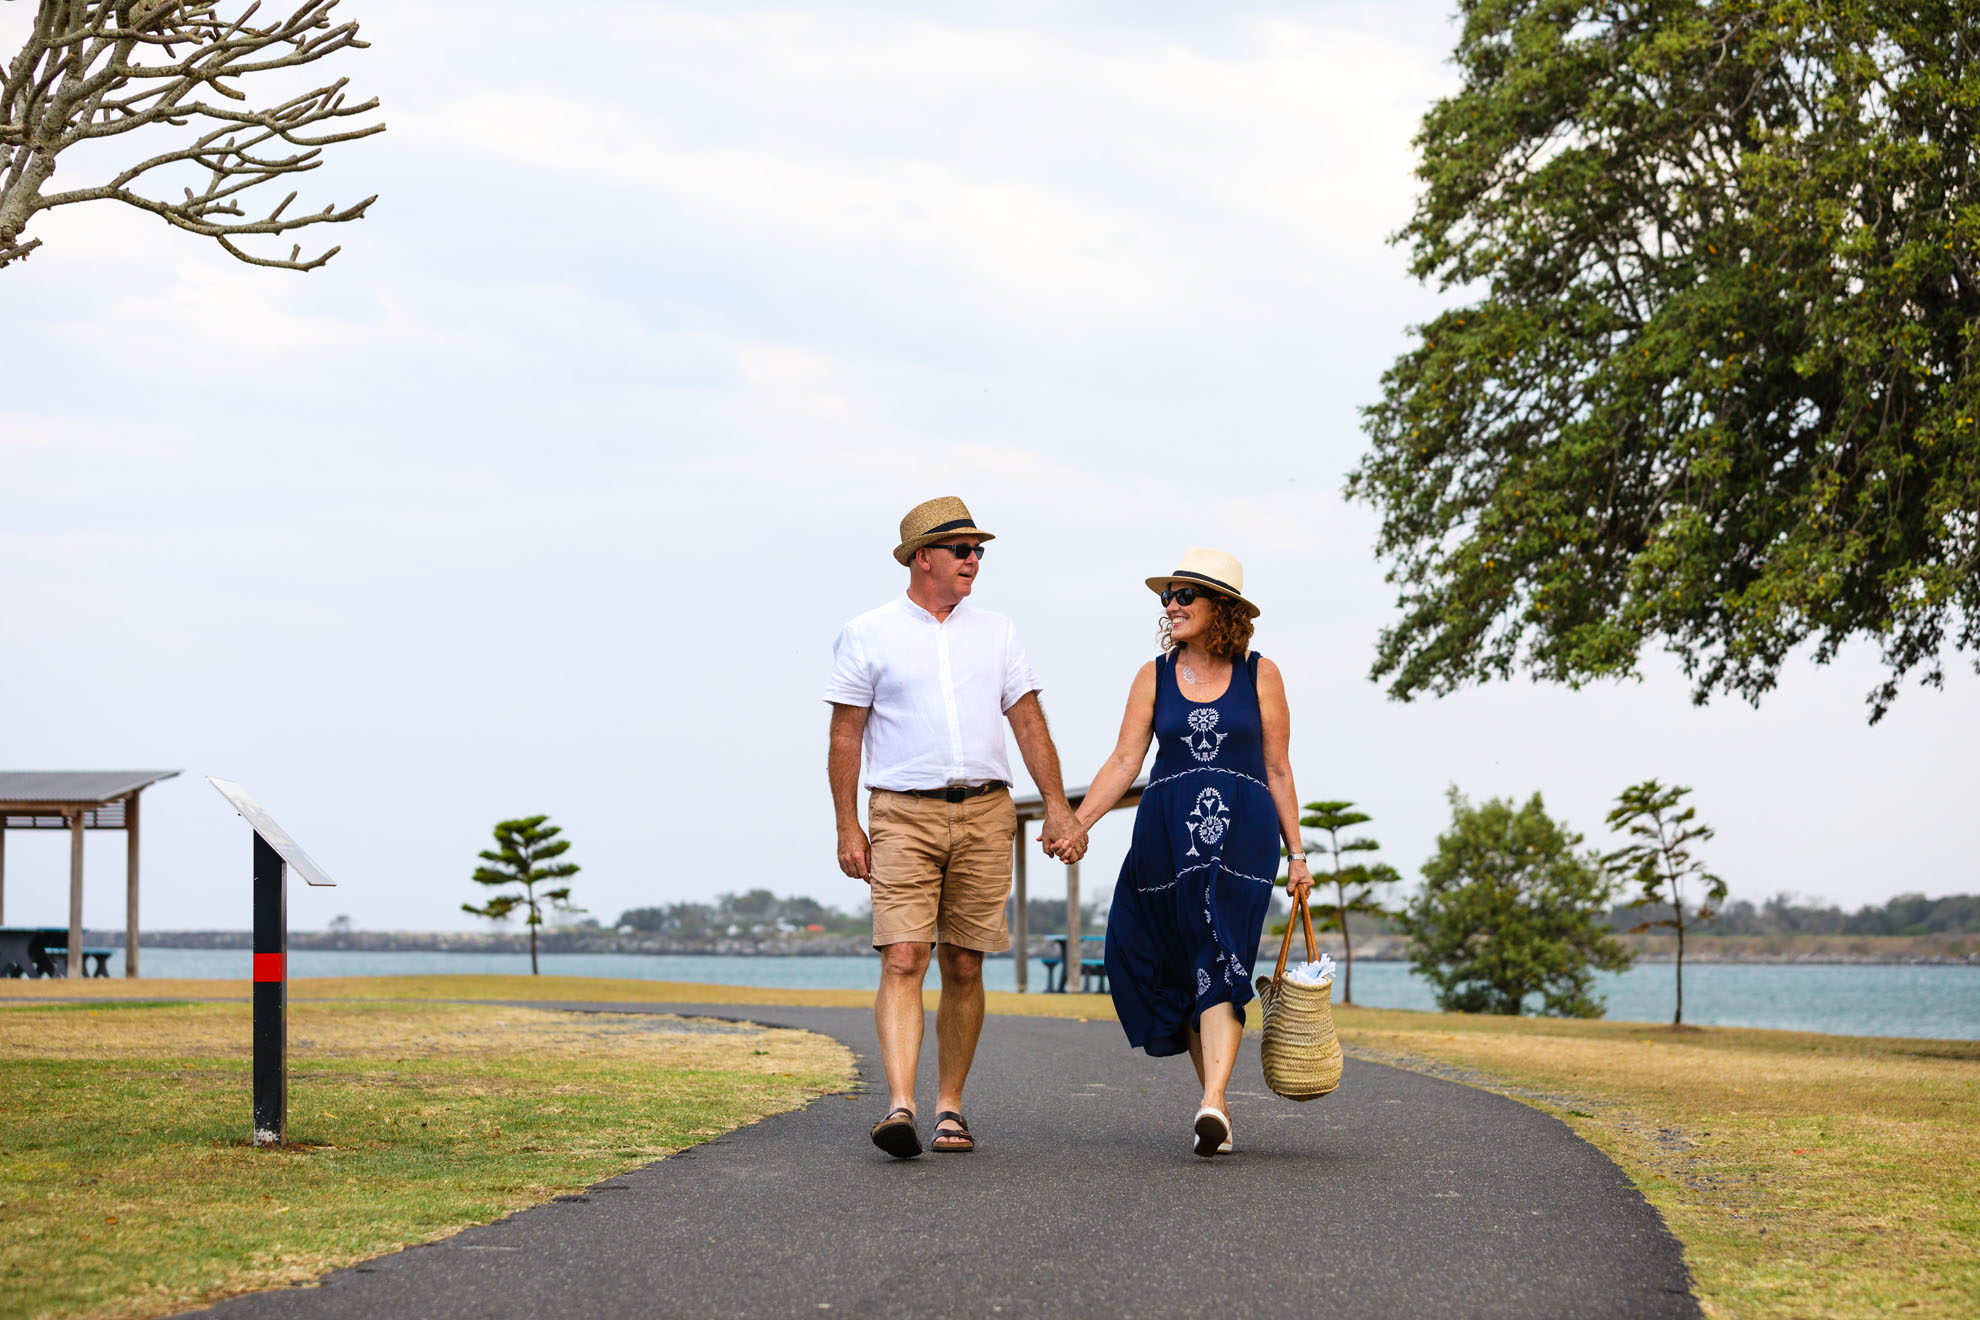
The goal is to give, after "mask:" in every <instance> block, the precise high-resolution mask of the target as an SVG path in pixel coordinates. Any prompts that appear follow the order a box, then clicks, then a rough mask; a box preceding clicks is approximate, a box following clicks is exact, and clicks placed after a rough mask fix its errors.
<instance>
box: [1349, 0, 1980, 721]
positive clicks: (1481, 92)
mask: <svg viewBox="0 0 1980 1320" xmlns="http://www.w3.org/2000/svg"><path fill="white" fill-rule="evenodd" d="M1459 11H1460V15H1461V18H1462V23H1463V35H1462V36H1461V38H1460V39H1459V42H1458V46H1457V50H1456V64H1457V66H1458V68H1459V70H1460V72H1461V75H1462V79H1463V82H1462V86H1461V87H1460V89H1459V90H1458V91H1457V92H1456V93H1455V94H1454V95H1452V96H1450V97H1448V98H1446V99H1444V100H1442V101H1440V102H1438V103H1437V104H1436V105H1435V106H1434V107H1433V108H1432V109H1431V110H1430V112H1429V113H1428V114H1427V115H1426V116H1425V118H1424V120H1423V123H1422V127H1421V131H1420V133H1419V135H1418V137H1417V139H1416V145H1417V147H1418V149H1419V151H1420V153H1421V160H1420V164H1419V166H1418V171H1417V173H1418V176H1419V178H1420V180H1421V182H1422V185H1423V191H1422V194H1421V198H1420V201H1419V203H1418V206H1417V209H1416V212H1415V215H1414V217H1413V218H1412V219H1411V221H1410V222H1409V224H1408V225H1407V226H1406V227H1405V228H1404V229H1403V231H1402V232H1401V234H1399V235H1398V241H1402V242H1406V243H1407V244H1408V245H1409V249H1410V253H1411V258H1412V270H1413V272H1414V273H1415V274H1416V275H1417V276H1418V277H1419V278H1420V279H1423V280H1425V281H1430V282H1434V283H1435V284H1437V285H1438V286H1439V287H1441V288H1443V289H1445V290H1448V291H1450V292H1452V294H1453V295H1454V298H1453V303H1452V305H1451V306H1450V309H1449V310H1448V311H1446V312H1444V313H1443V314H1442V315H1440V316H1438V317H1437V318H1436V319H1434V320H1432V321H1430V322H1429V323H1428V324H1425V325H1422V326H1419V327H1417V328H1416V330H1415V332H1414V336H1415V341H1416V342H1415V344H1414V346H1413V347H1411V348H1410V349H1409V350H1408V351H1407V352H1406V353H1404V354H1403V356H1402V357H1400V358H1399V359H1398V360H1397V361H1396V362H1395V364H1394V365H1393V366H1392V367H1391V368H1390V370H1389V371H1388V372H1387V374H1386V375H1385V376H1384V377H1383V392H1382V398H1381V401H1380V402H1378V403H1376V404H1374V405H1373V406H1372V407H1369V408H1368V409H1366V410H1365V413H1364V425H1365V428H1366V430H1367V432H1368V435H1369V438H1370V440H1371V441H1372V445H1371V448H1370V450H1369V451H1368V453H1367V454H1366V455H1365V456H1364V457H1363V458H1362V460H1361V462H1360V464H1359V465H1358V466H1357V467H1356V469H1355V470H1354V471H1353V473H1352V474H1351V475H1350V477H1349V479H1348V483H1347V493H1348V495H1349V497H1350V498H1355V499H1359V500H1362V501H1365V502H1367V503H1368V504H1370V505H1372V506H1374V507H1375V509H1376V510H1378V511H1379V513H1380V515H1381V518H1382V526H1381V531H1380V534H1379V538H1378V552H1379V553H1380V554H1381V555H1382V556H1383V558H1384V559H1386V560H1387V561H1388V563H1389V570H1390V571H1389V580H1390V581H1391V582H1393V583H1395V584H1396V585H1397V586H1398V588H1399V598H1398V605H1399V607H1400V611H1401V613H1400V617H1399V618H1398V619H1397V620H1396V621H1395V622H1394V623H1393V625H1392V626H1390V627H1389V628H1387V629H1386V630H1385V631H1384V632H1383V634H1382V637H1381V641H1380V646H1379V651H1378V655H1377V659H1376V662H1375V666H1374V675H1373V676H1374V677H1376V678H1378V679H1386V680H1388V683H1389V691H1390V692H1391V694H1392V695H1394V696H1397V697H1401V698H1405V699H1407V698H1409V697H1411V696H1414V695H1417V694H1420V693H1423V692H1432V693H1442V692H1447V691H1449V690H1452V689H1454V688H1456V687H1459V686H1461V685H1463V684H1465V683H1469V682H1474V681H1480V680H1486V679H1492V678H1504V677H1507V676H1509V674H1510V673H1511V672H1512V671H1513V670H1514V669H1515V668H1523V669H1525V670H1527V671H1530V672H1531V673H1532V674H1533V675H1534V676H1536V677H1539V678H1544V679H1548V680H1554V681H1563V682H1567V683H1570V684H1579V683H1582V682H1585V681H1588V680H1591V679H1596V678H1601V677H1607V676H1621V675H1627V674H1631V673H1634V672H1635V671H1636V669H1637V666H1638V663H1639V659H1640V656H1641V654H1642V652H1643V650H1644V648H1645V647H1646V645H1649V644H1651V643H1660V644H1661V645H1663V646H1664V647H1665V648H1666V649H1668V650H1670V651H1672V652H1674V653H1675V654H1676V655H1677V656H1678V658H1679V659H1680V661H1681V662H1682V664H1683V667H1684V670H1685V672H1686V674H1687V675H1689V677H1690V678H1691V681H1692V684H1693V696H1694V699H1695V700H1697V701H1699V702H1703V701H1705V700H1706V699H1707V698H1708V697H1710V696H1711V695H1713V694H1714V693H1715V692H1725V693H1732V694H1737V695H1739V696H1742V697H1744V698H1746V699H1747V700H1750V701H1756V702H1757V701H1758V700H1759V699H1760V698H1761V696H1762V695H1763V694H1764V693H1765V692H1767V691H1768V690H1769V689H1770V688H1771V687H1773V685H1774V683H1775V682H1776V680H1777V678H1778V675H1779V671H1780V667H1781V664H1782V662H1783V660H1784V659H1785V658H1786V656H1787V655H1788V654H1789V652H1790V651H1792V650H1793V649H1795V648H1796V647H1798V646H1801V645H1802V644H1804V643H1812V644H1813V655H1814V658H1815V659H1816V660H1817V661H1818V662H1826V661H1828V660H1829V659H1830V658H1832V657H1833V656H1834V655H1835V654H1836V653H1837V652H1838V651H1839V650H1840V649H1841V648H1842V647H1843V646H1844V645H1845V644H1846V643H1848V642H1850V641H1851V640H1853V639H1868V640H1871V641H1874V642H1875V643H1876V644H1877V645H1878V646H1879V647H1880V648H1881V649H1882V656H1883V664H1884V668H1885V675H1884V679H1885V681H1883V682H1882V683H1881V684H1880V685H1879V686H1878V687H1877V688H1876V689H1875V690H1874V691H1873V692H1872V693H1871V694H1870V719H1871V721H1872V722H1873V723H1874V722H1875V721H1876V720H1877V719H1879V718H1881V717H1882V716H1883V714H1884V712H1885V710H1886V709H1887V708H1888V707H1889V705H1890V703H1891V702H1892V701H1893V700H1894V699H1895V697H1896V693H1897V689H1898V686H1899V684H1900V682H1901V681H1902V680H1904V678H1905V677H1906V675H1908V674H1911V673H1914V672H1916V673H1918V674H1919V675H1920V677H1921V679H1922V681H1923V682H1925V683H1928V684H1932V685H1938V684H1939V683H1941V682H1942V680H1943V674H1944V663H1945V660H1946V658H1947V657H1948V655H1949V654H1951V653H1952V652H1955V651H1967V652H1973V653H1974V654H1975V662H1976V667H1980V373H1976V363H1975V356H1976V354H1975V350H1976V343H1975V338H1976V335H1980V164H1976V145H1975V144H1976V142H1980V22H1976V20H1975V11H1974V7H1973V5H1972V3H1971V0H1939V2H1938V3H1932V2H1930V0H1927V2H1925V3H1918V2H1915V0H1907V2H1906V3H1896V2H1895V0H1767V2H1766V3H1760V2H1758V0H1644V2H1642V3H1625V2H1615V3H1599V4H1598V3H1575V2H1573V0H1461V2H1460V5H1459Z"/></svg>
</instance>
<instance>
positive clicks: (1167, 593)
mask: <svg viewBox="0 0 1980 1320" xmlns="http://www.w3.org/2000/svg"><path fill="white" fill-rule="evenodd" d="M1209 594H1210V593H1209V592H1207V591H1198V590H1197V589H1196V588H1195V587H1165V588H1163V590H1162V606H1163V608H1165V609H1166V608H1167V607H1168V604H1169V602H1170V601H1174V602H1175V603H1176V604H1178V605H1180V606H1182V607H1183V608H1184V609H1188V608H1189V607H1190V606H1192V605H1194V604H1196V598H1197V597H1198V596H1207V595H1209Z"/></svg>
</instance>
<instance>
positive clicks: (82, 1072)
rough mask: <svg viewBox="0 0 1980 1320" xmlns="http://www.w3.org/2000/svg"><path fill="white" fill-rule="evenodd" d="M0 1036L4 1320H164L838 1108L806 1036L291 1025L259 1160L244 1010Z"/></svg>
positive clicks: (97, 1015)
mask: <svg viewBox="0 0 1980 1320" xmlns="http://www.w3.org/2000/svg"><path fill="white" fill-rule="evenodd" d="M110 1007H111V1006H110V1005H109V1004H98V1005H93V1006H90V1007H88V1008H86V1009H85V1010H84V1011H83V1012H81V1013H78V1012H76V1011H74V1010H73V1009H71V1008H70V1007H69V1006H59V1007H58V1006H45V1007H26V1006H18V1005H17V1006H14V1007H11V1008H8V1009H6V1010H5V1011H4V1012H0V1060H3V1061H4V1062H0V1143H3V1144H4V1149H5V1159H4V1160H3V1161H0V1316H4V1317H29V1316H32V1317H44V1316H45V1317H58V1316H73V1315H85V1314H86V1315H93V1316H94V1315H102V1316H126V1315H133V1316H134V1315H157V1314H163V1313H167V1312H170V1311H173V1310H177V1309H180V1308H182V1307H185V1306H189V1305H194V1304H197V1303H201V1302H207V1301H212V1300H215V1299H217V1298H220V1297H224V1296H228V1295H231V1294H234V1293H238V1292H242V1291H247V1290H250V1289H255V1288H264V1287H275V1286H281V1285H284V1284H287V1283H292V1282H296V1281H301V1280H308V1279H311V1278H314V1277H316V1276H318V1275H320V1274H322V1273H324V1272H325V1271H327V1270H330V1269H334V1268H336V1267H338V1266H341V1265H345V1264H349V1263H353V1262H356V1261H359V1260H364V1259H367V1258H369V1257H372V1256H376V1255H379V1254H381V1253H383V1252H387V1251H391V1250H394V1249H396V1248H398V1247H401V1246H405V1245H408V1244H411V1243H416V1242H424V1241H431V1240H433V1239H435V1238H438V1237H444V1236H446V1235H447V1234H448V1233H451V1232H454V1231H456V1230H458V1229H460V1228H462V1227H465V1226H467V1225H469V1224H475V1223H484V1222H487V1221H489V1220H491V1219H495V1218H499V1217H500V1216H502V1215H503V1214H506V1213H509V1212H510V1211H513V1210H517V1209H520V1208H522V1207H525V1206H529V1205H534V1204H538V1203H541V1202H543V1201H546V1200H548V1199H549V1198H551V1197H552V1196H555V1195H559V1194H562V1193H568V1192H573V1191H576V1190H579V1189H581V1188H583V1187H585V1186H588V1185H590V1184H592V1183H595V1182H598V1181H601V1180H603V1179H605V1178H608V1177H610V1176H611V1175H613V1174H616V1173H620V1172H624V1171H625V1170H627V1169H630V1168H634V1167H637V1166H639V1165H641V1164H645V1163H648V1162H650V1161H651V1160H654V1159H657V1158H660V1157H661V1156H664V1155H666V1154H669V1153H670V1152H672V1151H675V1150H678V1149H680V1148H681V1147H684V1146H688V1145H693V1144H695V1143H696V1142H699V1141H703V1140H706V1139H707V1138H709V1137H711V1136H716V1135H719V1134H720V1133H722V1132H726V1131H729V1130H731V1129H733V1128H735V1127H737V1126H739V1125H741V1124H744V1123H748V1122H751V1121H753V1120H755V1119H757V1118H760V1117H762V1116H764V1115H766V1114H771V1113H776V1112H780V1111H783V1110H787V1109H791V1108H795V1107H798V1106H800V1105H802V1104H804V1103H805V1102H807V1101H808V1100H810V1099H811V1098H813V1097H815V1096H817V1095H820V1094H823V1093H826V1092H829V1091H833V1090H838V1089H842V1088H843V1087H844V1086H846V1085H847V1084H848V1082H849V1080H850V1077H851V1073H852V1061H851V1057H850V1055H849V1054H848V1053H847V1052H846V1051H845V1050H844V1049H843V1047H841V1046H839V1045H837V1044H836V1043H835V1042H832V1041H829V1040H825V1039H823V1038H821V1037H817V1036H812V1035H809V1034H807V1033H803V1032H794V1031H765V1030H759V1029H755V1028H747V1027H742V1028H733V1027H732V1028H726V1029H723V1030H720V1031H718V1032H714V1033H709V1032H705V1031H697V1030H692V1029H691V1028H692V1025H693V1024H690V1023H684V1022H682V1020H680V1019H668V1018H632V1017H623V1018H619V1017H599V1016H597V1015H589V1014H572V1013H555V1012H547V1011H544V1010H538V1009H503V1008H494V1007H482V1006H455V1005H441V1004H420V1005H404V1004H377V1003H353V1004H328V1003H326V1004H295V1005H292V1006H291V1009H290V1014H289V1035H290V1078H289V1138H290V1144H289V1145H288V1146H287V1147H285V1148H283V1149H280V1150H256V1149H254V1148H253V1147H251V1146H250V1145H249V1144H248V1140H247V1137H248V1128H249V1114H248V1106H249V1088H250V1066H251V1060H250V1050H249V1046H248V1027H249V1010H248V1008H247V1006H246V1005H239V1004H200V1005H183V1006H177V1007H175V1008H164V1007H161V1008H160V1010H159V1011H156V1012H146V1013H121V1012H115V1013H113V1012H106V1011H104V1010H106V1009H108V1008H110Z"/></svg>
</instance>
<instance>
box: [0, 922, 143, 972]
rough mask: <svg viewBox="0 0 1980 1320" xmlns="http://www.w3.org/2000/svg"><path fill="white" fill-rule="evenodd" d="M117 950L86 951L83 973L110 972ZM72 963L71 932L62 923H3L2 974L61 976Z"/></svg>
mask: <svg viewBox="0 0 1980 1320" xmlns="http://www.w3.org/2000/svg"><path fill="white" fill-rule="evenodd" d="M115 952H116V950H115V949H89V948H85V949H84V950H83V951H82V956H83V975H84V976H99V977H107V976H109V975H110V955H111V954H113V953H115ZM68 966H69V932H68V931H67V930H65V929H63V928H62V927H60V926H0V976H7V977H22V976H61V975H63V974H64V973H65V972H67V970H68Z"/></svg>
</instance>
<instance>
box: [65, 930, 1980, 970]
mask: <svg viewBox="0 0 1980 1320" xmlns="http://www.w3.org/2000/svg"><path fill="white" fill-rule="evenodd" d="M537 938H538V945H537V947H538V948H539V949H540V950H541V951H542V952H544V953H609V954H672V955H687V956H699V955H705V956H710V957H731V958H734V957H757V958H845V957H872V956H874V954H873V949H872V946H871V945H870V943H869V942H868V940H867V937H866V936H865V935H863V934H862V935H832V934H823V933H816V932H798V933H788V934H780V933H775V932H771V933H766V934H764V935H760V936H756V935H734V936H718V937H715V938H712V939H700V940H683V939H676V938H669V937H666V936H659V935H619V934H615V933H611V932H602V931H570V930H554V929H553V930H546V931H543V932H541V933H540V934H539V935H538V937H537ZM1277 939H1278V937H1277V936H1270V935H1268V936H1267V937H1266V939H1265V941H1264V942H1262V943H1261V945H1260V949H1261V953H1260V957H1261V958H1262V957H1264V956H1265V950H1266V949H1267V946H1275V945H1276V942H1277ZM1621 939H1622V941H1623V943H1624V944H1626V945H1628V946H1629V947H1630V948H1631V949H1633V950H1634V951H1635V952H1636V954H1637V958H1638V961H1640V962H1644V963H1668V962H1673V961H1675V959H1676V956H1677V939H1676V937H1675V936H1670V935H1625V936H1622V937H1621ZM83 942H84V943H85V944H88V945H91V946H94V947H98V948H122V947H123V944H124V932H122V931H121V930H115V931H85V932H84V933H83ZM139 943H140V944H141V945H143V946H147V947H150V948H156V949H248V948H251V947H253V936H252V933H251V932H249V931H244V930H161V931H150V932H144V933H143V934H141V935H140V937H139ZM1320 943H1321V946H1322V947H1323V948H1324V949H1326V950H1327V951H1328V952H1330V953H1332V954H1333V955H1334V956H1335V957H1336V958H1339V957H1340V956H1341V947H1340V938H1339V937H1338V936H1322V937H1321V940H1320ZM1354 944H1355V951H1354V956H1355V959H1356V960H1357V961H1366V962H1403V961H1406V956H1405V950H1406V947H1407V941H1406V940H1405V939H1404V938H1403V937H1402V936H1400V935H1357V936H1356V937H1355V940H1354ZM289 948H290V950H291V951H301V950H326V949H328V950H346V951H355V952H363V953H526V952H528V951H529V937H528V935H526V934H515V933H493V932H482V931H310V930H298V931H291V932H289ZM1057 953H1058V949H1057V947H1056V945H1052V944H1047V943H1045V942H1042V941H1038V940H1033V941H1032V944H1031V955H1032V956H1033V957H1034V958H1036V957H1049V956H1056V954H1057ZM1006 956H1008V955H1006ZM1684 959H1685V962H1687V963H1696V964H1705V963H1748V964H1769V963H1784V964H1786V963H1792V964H1831V965H1841V966H1848V965H1881V966H1893V965H1895V966H1955V967H1961V966H1972V967H1980V935H1695V936H1692V937H1691V938H1690V939H1688V940H1686V941H1685V951H1684Z"/></svg>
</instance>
